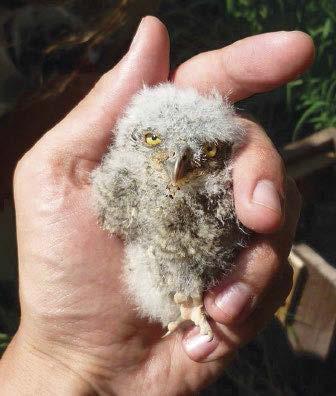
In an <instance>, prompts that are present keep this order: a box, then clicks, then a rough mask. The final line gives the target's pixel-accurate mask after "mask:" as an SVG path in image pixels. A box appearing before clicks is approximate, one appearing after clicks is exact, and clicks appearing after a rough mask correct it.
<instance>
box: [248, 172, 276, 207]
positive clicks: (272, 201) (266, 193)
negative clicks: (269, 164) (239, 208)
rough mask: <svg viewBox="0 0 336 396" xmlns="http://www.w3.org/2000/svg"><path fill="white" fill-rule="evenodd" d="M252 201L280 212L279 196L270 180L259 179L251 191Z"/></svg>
mask: <svg viewBox="0 0 336 396" xmlns="http://www.w3.org/2000/svg"><path fill="white" fill-rule="evenodd" d="M252 201H253V202H254V203H256V204H258V205H262V206H265V207H266V208H269V209H271V210H274V211H275V212H280V213H281V202H280V196H279V193H278V192H277V190H276V188H275V186H274V184H273V183H272V182H271V181H270V180H260V181H259V182H258V183H257V185H256V187H255V189H254V192H253V196H252Z"/></svg>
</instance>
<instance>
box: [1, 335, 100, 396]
mask: <svg viewBox="0 0 336 396" xmlns="http://www.w3.org/2000/svg"><path fill="white" fill-rule="evenodd" d="M0 388H1V394H2V395H3V396H7V395H17V394H20V395H35V394H39V395H44V394H48V395H53V394H55V395H74V396H76V395H93V394H95V393H96V392H95V391H94V390H93V388H92V387H91V386H90V384H89V382H86V381H85V380H84V379H83V377H81V376H80V375H79V374H78V373H76V372H75V371H74V370H72V369H71V368H70V367H68V366H67V365H66V364H65V363H64V362H62V361H61V360H59V359H57V358H55V357H54V356H52V355H51V354H48V353H45V352H43V351H42V350H41V349H39V348H36V347H35V346H34V345H31V344H29V343H28V342H26V341H25V340H24V337H22V335H21V334H20V331H18V333H17V334H16V335H15V337H14V338H13V340H12V341H11V343H10V344H9V346H8V348H7V350H6V351H5V353H4V355H3V357H2V359H1V362H0Z"/></svg>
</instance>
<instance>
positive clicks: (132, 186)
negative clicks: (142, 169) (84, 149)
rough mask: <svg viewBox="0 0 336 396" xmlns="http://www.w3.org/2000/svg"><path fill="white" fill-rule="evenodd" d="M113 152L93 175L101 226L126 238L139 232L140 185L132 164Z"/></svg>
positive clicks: (132, 236)
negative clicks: (130, 165)
mask: <svg viewBox="0 0 336 396" xmlns="http://www.w3.org/2000/svg"><path fill="white" fill-rule="evenodd" d="M118 154H119V153H116V152H114V153H113V152H111V153H110V154H109V155H108V156H107V157H106V158H105V159H104V161H103V163H102V164H101V165H100V166H99V167H98V168H97V169H96V170H95V171H94V172H93V174H92V186H93V191H94V195H95V201H96V207H97V209H98V214H99V219H100V221H101V224H102V226H103V227H104V228H105V229H107V230H108V231H110V232H111V233H113V234H117V235H119V236H122V237H124V238H127V239H132V238H134V237H135V234H136V232H137V229H138V227H137V218H138V216H137V208H138V207H139V191H138V186H139V183H138V181H137V175H136V173H135V172H134V171H132V167H129V166H128V164H129V162H128V161H127V158H125V155H124V156H121V155H118Z"/></svg>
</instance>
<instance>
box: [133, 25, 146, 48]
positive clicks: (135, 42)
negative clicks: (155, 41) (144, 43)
mask: <svg viewBox="0 0 336 396" xmlns="http://www.w3.org/2000/svg"><path fill="white" fill-rule="evenodd" d="M145 19H146V17H144V18H142V19H141V21H140V23H139V26H138V28H137V31H136V32H135V35H134V37H133V40H132V42H131V45H130V49H132V48H133V47H134V46H136V44H137V42H138V41H139V38H140V37H141V34H142V29H143V26H144V21H145Z"/></svg>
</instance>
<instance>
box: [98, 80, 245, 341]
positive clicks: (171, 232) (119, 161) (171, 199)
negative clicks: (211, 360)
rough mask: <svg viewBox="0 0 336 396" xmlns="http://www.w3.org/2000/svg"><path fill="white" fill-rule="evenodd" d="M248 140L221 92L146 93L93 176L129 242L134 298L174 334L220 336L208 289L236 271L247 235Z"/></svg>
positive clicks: (115, 226) (101, 200)
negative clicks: (192, 330)
mask: <svg viewBox="0 0 336 396" xmlns="http://www.w3.org/2000/svg"><path fill="white" fill-rule="evenodd" d="M243 135H244V131H243V130H242V128H241V127H240V126H239V125H238V124H237V122H236V118H235V113H234V110H233V108H232V106H230V105H229V104H228V102H227V101H225V100H223V98H222V97H221V96H220V95H219V94H218V93H213V94H211V95H210V96H208V97H205V96H201V95H200V94H198V93H197V92H196V91H195V90H193V89H187V90H181V89H178V88H176V87H175V86H174V85H172V84H168V83H166V84H161V85H158V86H156V87H153V88H148V87H144V88H143V89H142V90H141V91H140V92H139V93H138V94H137V95H135V96H134V97H133V99H132V101H131V103H130V105H129V106H128V108H127V109H126V110H125V113H124V115H123V117H122V118H121V119H120V120H119V122H118V123H117V125H116V131H115V140H114V141H113V143H112V145H111V147H110V148H109V151H108V153H107V154H106V156H105V157H104V159H103V161H102V163H101V165H100V166H99V167H98V168H97V169H96V170H95V171H94V173H93V175H92V184H93V191H94V196H95V202H96V207H97V210H98V214H99V218H100V222H101V224H102V226H103V227H104V228H105V229H106V230H108V231H109V232H110V233H113V234H117V235H119V236H120V237H121V238H122V239H123V240H124V242H125V250H126V253H125V259H124V275H123V277H124V281H125V282H126V285H127V287H128V290H129V294H130V295H131V296H132V297H133V300H134V302H135V304H136V306H137V307H138V310H139V313H140V315H141V316H143V317H147V318H149V319H151V320H155V321H159V322H161V324H162V325H163V326H168V333H170V332H172V331H174V330H175V329H176V328H177V327H178V326H179V324H180V323H182V322H184V321H186V320H191V321H193V322H194V323H195V325H198V326H199V327H200V332H201V333H202V334H207V335H209V337H210V338H211V337H212V334H213V333H212V329H211V327H210V325H209V323H208V319H207V316H206V313H205V311H204V306H203V297H202V296H203V292H204V291H205V290H207V289H209V288H210V287H211V286H213V285H214V284H215V283H216V281H218V279H219V278H220V277H222V276H223V274H227V273H228V272H229V271H230V270H231V268H232V263H233V260H234V258H235V255H236V253H237V250H238V249H239V247H241V246H242V245H243V244H244V240H245V235H246V234H245V232H244V230H243V228H242V227H241V226H240V224H239V222H238V220H237V217H236V214H235V210H234V205H233V192H232V179H231V162H230V159H231V152H232V147H233V145H234V144H237V143H239V142H241V141H242V138H243Z"/></svg>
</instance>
